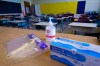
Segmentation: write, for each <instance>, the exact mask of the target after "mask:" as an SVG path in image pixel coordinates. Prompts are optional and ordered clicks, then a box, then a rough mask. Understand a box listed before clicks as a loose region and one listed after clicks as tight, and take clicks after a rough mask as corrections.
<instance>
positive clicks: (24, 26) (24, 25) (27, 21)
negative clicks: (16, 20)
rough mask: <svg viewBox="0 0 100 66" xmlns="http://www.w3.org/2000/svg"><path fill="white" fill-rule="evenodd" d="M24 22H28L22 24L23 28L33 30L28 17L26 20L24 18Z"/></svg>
mask: <svg viewBox="0 0 100 66" xmlns="http://www.w3.org/2000/svg"><path fill="white" fill-rule="evenodd" d="M23 20H25V21H26V22H23V23H22V27H23V28H28V27H29V28H31V22H30V21H29V18H27V17H25V18H23Z"/></svg>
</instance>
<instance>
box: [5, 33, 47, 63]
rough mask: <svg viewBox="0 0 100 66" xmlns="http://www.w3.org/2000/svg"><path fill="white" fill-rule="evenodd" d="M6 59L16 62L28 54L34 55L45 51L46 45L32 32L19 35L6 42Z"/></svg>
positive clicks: (28, 55)
mask: <svg viewBox="0 0 100 66" xmlns="http://www.w3.org/2000/svg"><path fill="white" fill-rule="evenodd" d="M6 48H7V52H8V55H7V59H8V60H10V61H11V62H17V61H19V60H23V59H25V58H28V57H30V56H32V57H36V56H38V55H40V54H41V53H43V52H45V51H46V49H47V48H48V46H47V45H46V44H45V43H44V42H43V41H41V40H40V39H39V38H38V37H37V36H35V35H34V34H29V35H26V36H23V37H19V38H17V39H14V40H12V41H10V42H8V43H7V46H6Z"/></svg>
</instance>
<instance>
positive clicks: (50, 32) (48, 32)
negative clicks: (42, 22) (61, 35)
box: [46, 29, 56, 39]
mask: <svg viewBox="0 0 100 66" xmlns="http://www.w3.org/2000/svg"><path fill="white" fill-rule="evenodd" d="M55 33H56V32H55V29H50V30H49V29H47V30H46V38H47V39H54V38H55V37H56V36H55Z"/></svg>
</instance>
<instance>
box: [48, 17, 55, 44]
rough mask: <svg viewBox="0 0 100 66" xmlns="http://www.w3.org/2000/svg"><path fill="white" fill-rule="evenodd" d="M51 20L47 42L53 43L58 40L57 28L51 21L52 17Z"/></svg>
mask: <svg viewBox="0 0 100 66" xmlns="http://www.w3.org/2000/svg"><path fill="white" fill-rule="evenodd" d="M49 19H50V21H49V25H48V26H47V27H46V41H49V42H51V41H53V40H55V38H56V28H55V26H53V23H52V21H51V19H52V17H49Z"/></svg>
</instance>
